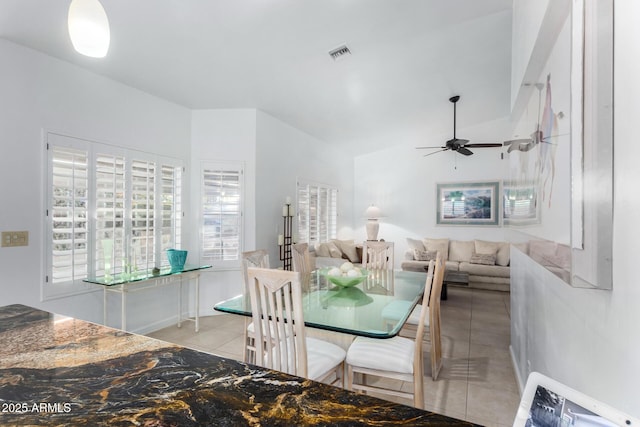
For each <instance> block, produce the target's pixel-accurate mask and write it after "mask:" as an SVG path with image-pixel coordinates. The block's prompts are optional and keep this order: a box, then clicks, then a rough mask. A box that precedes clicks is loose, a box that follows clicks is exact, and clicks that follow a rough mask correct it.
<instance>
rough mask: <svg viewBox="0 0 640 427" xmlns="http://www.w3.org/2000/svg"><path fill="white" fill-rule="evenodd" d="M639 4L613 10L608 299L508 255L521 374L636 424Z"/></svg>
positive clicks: (620, 4)
mask: <svg viewBox="0 0 640 427" xmlns="http://www.w3.org/2000/svg"><path fill="white" fill-rule="evenodd" d="M638 16H640V3H638V2H636V1H634V0H623V1H617V2H616V7H615V42H614V43H615V45H614V50H615V76H614V79H615V84H614V87H615V94H614V99H615V103H616V105H615V118H614V123H615V129H614V135H615V142H614V143H615V147H616V148H615V152H614V153H615V154H614V165H615V171H614V195H615V201H614V237H613V240H614V246H613V289H612V290H611V291H602V290H588V289H578V288H572V287H570V286H569V285H567V284H565V283H564V282H562V281H561V280H559V279H557V278H556V277H555V276H553V275H552V274H551V273H549V272H548V271H547V270H545V269H544V268H543V267H541V266H539V265H538V264H536V263H534V262H533V261H531V260H530V259H529V258H528V257H526V256H525V255H523V254H521V253H519V252H514V253H512V258H511V263H512V268H511V271H512V277H511V289H512V294H511V295H512V296H511V310H512V332H511V343H512V351H513V356H514V360H515V362H516V364H517V366H516V368H517V372H518V374H519V375H520V376H521V377H523V378H526V375H527V373H528V372H529V371H531V370H535V371H540V372H542V373H544V374H547V375H549V376H551V377H553V378H555V379H557V380H559V381H561V382H563V383H566V384H568V385H569V386H571V387H573V388H576V389H578V390H581V391H582V392H584V393H587V394H589V395H592V396H594V397H596V398H598V399H600V400H602V401H604V402H606V403H608V404H609V405H611V406H614V407H617V408H619V409H621V410H624V411H626V412H628V413H629V414H631V415H634V416H636V417H640V393H639V392H638V384H640V363H638V360H640V334H639V333H638V325H639V324H640V310H638V305H639V304H640V286H638V268H637V264H636V263H637V256H636V252H637V251H636V248H637V247H638V242H639V241H640V226H639V225H638V221H637V214H638V212H640V201H638V198H637V197H627V196H628V195H634V194H636V193H637V185H638V182H640V168H638V166H637V159H638V158H639V157H640V144H638V143H637V139H636V138H635V135H636V134H637V131H638V129H637V126H636V123H635V122H634V118H635V117H638V116H640V83H639V82H638V78H637V76H638V75H640V59H639V58H640V44H638V43H637V41H638V40H640V28H638V26H637V25H636V24H635V21H636V18H637V17H638Z"/></svg>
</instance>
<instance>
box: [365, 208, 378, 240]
mask: <svg viewBox="0 0 640 427" xmlns="http://www.w3.org/2000/svg"><path fill="white" fill-rule="evenodd" d="M364 216H365V217H367V218H368V219H367V225H366V228H367V240H378V230H379V229H380V223H379V222H378V218H380V217H382V212H380V208H378V207H377V206H374V205H371V206H369V207H368V208H367V210H366V211H365V212H364Z"/></svg>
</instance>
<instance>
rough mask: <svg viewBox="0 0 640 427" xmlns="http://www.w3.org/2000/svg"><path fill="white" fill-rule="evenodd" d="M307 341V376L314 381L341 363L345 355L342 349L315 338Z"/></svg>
mask: <svg viewBox="0 0 640 427" xmlns="http://www.w3.org/2000/svg"><path fill="white" fill-rule="evenodd" d="M306 341H307V375H308V377H309V378H310V379H312V380H315V379H319V378H322V377H323V376H324V374H326V373H327V372H329V371H330V370H332V369H333V368H335V367H336V366H338V365H339V364H340V363H342V362H343V361H344V359H345V357H346V355H347V353H346V352H345V351H344V349H343V348H342V347H339V346H337V345H335V344H332V343H330V342H327V341H323V340H319V339H316V338H309V337H307V338H306Z"/></svg>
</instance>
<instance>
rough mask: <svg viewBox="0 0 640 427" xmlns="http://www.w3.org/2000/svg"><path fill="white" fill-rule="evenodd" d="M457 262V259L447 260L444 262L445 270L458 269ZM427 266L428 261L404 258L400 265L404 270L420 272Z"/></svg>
mask: <svg viewBox="0 0 640 427" xmlns="http://www.w3.org/2000/svg"><path fill="white" fill-rule="evenodd" d="M458 264H459V263H458V261H447V262H445V264H444V266H445V270H447V271H458ZM427 267H429V261H416V260H405V261H402V264H401V265H400V268H402V269H403V270H404V271H418V272H420V273H424V272H425V271H426V270H425V268H427Z"/></svg>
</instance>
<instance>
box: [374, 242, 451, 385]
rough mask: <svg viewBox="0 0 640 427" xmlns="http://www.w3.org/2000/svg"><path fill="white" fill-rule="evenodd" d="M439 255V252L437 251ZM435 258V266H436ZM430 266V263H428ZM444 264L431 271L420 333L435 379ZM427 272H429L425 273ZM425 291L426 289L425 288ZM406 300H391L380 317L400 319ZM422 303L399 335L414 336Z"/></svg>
mask: <svg viewBox="0 0 640 427" xmlns="http://www.w3.org/2000/svg"><path fill="white" fill-rule="evenodd" d="M438 257H440V252H438ZM437 259H438V258H436V267H437V265H438V264H437ZM429 268H431V263H429ZM445 268H446V266H445V265H444V262H443V267H442V268H440V269H437V268H436V271H435V272H433V276H434V279H433V284H432V286H431V289H430V295H429V299H428V306H427V316H426V318H425V319H424V322H423V323H424V327H425V329H426V330H425V333H424V334H423V335H422V337H423V338H422V341H423V342H424V343H427V344H428V345H429V352H430V356H431V378H432V379H433V380H434V381H436V380H437V379H438V374H439V373H440V370H441V369H442V339H441V333H440V330H441V316H440V299H441V294H442V293H441V291H442V282H443V280H444V272H445ZM427 274H429V273H427ZM425 292H427V290H426V289H425ZM408 303H409V302H408V301H393V302H391V303H389V304H388V305H387V306H385V307H384V308H383V309H382V317H383V319H385V321H387V322H389V323H394V324H395V323H396V322H397V321H399V320H400V316H401V315H403V313H406V312H407V304H408ZM422 307H423V305H422V304H417V305H416V306H415V308H414V309H413V311H412V312H411V314H410V315H409V317H408V318H407V320H406V322H405V324H404V325H403V327H402V329H401V330H400V333H399V335H400V336H402V337H405V338H411V339H413V338H414V337H415V336H416V333H417V329H418V325H419V324H420V316H421V313H422Z"/></svg>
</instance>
